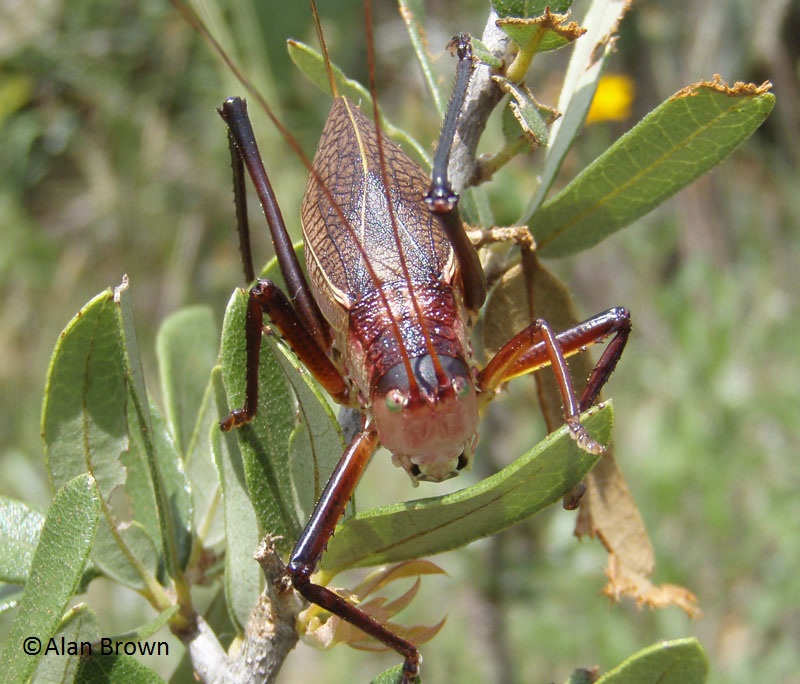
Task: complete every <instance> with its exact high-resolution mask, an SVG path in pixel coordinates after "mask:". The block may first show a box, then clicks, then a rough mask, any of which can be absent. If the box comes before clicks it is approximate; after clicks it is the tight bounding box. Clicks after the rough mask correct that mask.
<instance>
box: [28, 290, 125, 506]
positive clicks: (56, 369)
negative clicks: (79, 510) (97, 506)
mask: <svg viewBox="0 0 800 684" xmlns="http://www.w3.org/2000/svg"><path fill="white" fill-rule="evenodd" d="M122 344H123V343H122V337H121V334H120V329H119V325H118V320H117V310H116V305H115V304H114V295H113V293H112V292H111V291H110V290H107V291H105V292H103V293H101V294H99V295H97V296H96V297H95V298H94V299H92V300H91V301H90V302H89V303H88V304H87V305H86V306H85V307H84V308H83V309H81V311H80V312H78V314H77V315H76V316H75V318H73V319H72V321H70V323H69V324H68V325H67V327H66V328H65V329H64V331H63V332H62V333H61V336H60V337H59V340H58V343H57V344H56V348H55V350H54V352H53V356H52V358H51V361H50V368H49V369H48V372H47V383H46V386H45V399H44V405H43V409H42V437H43V439H44V451H45V458H46V461H47V468H48V471H49V473H50V482H51V486H52V488H53V491H55V490H56V489H58V488H59V487H61V486H62V485H63V484H64V483H65V482H67V481H69V480H71V479H72V478H73V477H75V476H76V475H80V474H81V473H91V474H92V475H93V476H94V479H95V481H96V482H97V486H98V488H99V490H100V492H101V494H102V496H103V498H104V499H106V500H108V497H109V496H110V495H111V492H112V490H113V489H114V488H115V487H117V486H118V485H121V484H122V483H123V482H124V481H125V471H124V469H123V468H122V465H121V463H120V460H119V459H120V454H122V453H124V452H125V451H126V450H127V449H128V427H127V416H126V406H127V386H126V378H125V364H124V360H123V355H122V351H121V350H122Z"/></svg>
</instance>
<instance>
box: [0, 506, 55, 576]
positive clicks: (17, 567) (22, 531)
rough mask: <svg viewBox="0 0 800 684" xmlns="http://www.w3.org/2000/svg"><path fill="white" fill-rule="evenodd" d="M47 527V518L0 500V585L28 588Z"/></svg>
mask: <svg viewBox="0 0 800 684" xmlns="http://www.w3.org/2000/svg"><path fill="white" fill-rule="evenodd" d="M42 525H44V514H43V513H42V512H41V511H38V510H37V509H35V508H32V507H30V506H29V505H28V504H24V503H22V502H21V501H14V499H9V498H6V497H5V496H0V582H8V583H9V584H25V582H27V581H28V571H29V569H30V566H31V561H32V560H33V553H34V551H35V550H36V545H37V544H38V543H39V535H40V534H41V532H42Z"/></svg>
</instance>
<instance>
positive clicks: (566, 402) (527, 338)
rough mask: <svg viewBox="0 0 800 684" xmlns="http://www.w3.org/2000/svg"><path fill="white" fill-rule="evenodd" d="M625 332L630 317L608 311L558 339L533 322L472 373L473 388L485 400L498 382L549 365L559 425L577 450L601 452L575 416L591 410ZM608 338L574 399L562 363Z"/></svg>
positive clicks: (544, 325)
mask: <svg viewBox="0 0 800 684" xmlns="http://www.w3.org/2000/svg"><path fill="white" fill-rule="evenodd" d="M630 331H631V321H630V314H629V313H628V312H627V310H625V309H623V308H620V307H618V308H614V309H609V310H608V311H605V312H603V313H601V314H598V315H597V316H593V317H592V318H589V319H587V320H585V321H583V322H582V323H579V324H578V325H576V326H575V327H573V328H570V329H569V330H566V331H564V332H562V333H559V334H558V335H554V334H553V331H552V330H551V329H550V326H549V325H548V324H547V322H546V321H543V320H541V319H537V320H535V321H534V322H533V323H531V324H530V325H529V326H528V327H527V328H525V329H524V330H522V331H521V332H519V333H517V334H516V335H514V337H512V338H511V339H510V340H509V341H508V342H507V343H506V344H505V345H504V346H503V347H502V348H501V349H500V351H498V352H497V353H496V354H495V355H494V357H493V358H492V359H491V360H490V361H489V363H487V364H486V367H485V368H484V369H483V370H482V371H481V372H480V373H479V374H478V381H477V386H478V388H479V390H480V391H481V392H486V393H488V394H487V396H491V395H492V393H493V392H494V390H496V389H497V388H498V387H499V386H500V385H502V384H503V383H504V382H506V381H508V380H510V379H511V378H514V377H516V376H518V375H522V374H524V373H530V372H531V371H534V370H537V369H538V368H541V367H543V366H547V365H551V366H552V367H553V370H554V372H555V374H556V379H557V380H558V385H559V388H560V390H561V399H562V404H563V407H564V421H565V422H566V424H567V425H568V426H569V429H570V432H571V433H572V436H573V437H574V438H575V439H576V440H577V442H578V445H579V446H580V447H581V448H582V449H584V450H586V451H588V452H590V453H601V452H602V450H603V447H602V446H601V445H599V444H597V442H595V441H594V440H593V439H592V438H591V437H589V435H588V434H587V433H586V430H585V429H584V428H583V426H582V425H581V424H580V421H579V415H580V412H581V411H584V410H586V409H587V408H589V406H591V404H592V402H593V401H594V400H595V399H596V398H597V395H598V394H599V393H600V390H601V389H602V387H603V385H604V384H605V383H606V381H607V380H608V378H609V377H610V376H611V373H612V372H613V371H614V368H615V367H616V365H617V361H619V358H620V356H621V355H622V351H623V349H624V348H625V343H626V342H627V341H628V336H629V334H630ZM609 335H614V338H613V339H612V340H611V342H610V343H609V345H608V346H607V347H606V349H605V351H604V352H603V355H602V356H601V357H600V360H599V361H598V362H597V365H595V367H594V369H593V370H592V374H591V375H590V376H589V380H588V382H587V384H586V387H585V388H584V390H583V392H582V394H581V397H580V400H576V399H575V394H574V392H573V390H572V380H571V379H570V375H569V369H568V368H567V362H566V358H565V357H567V356H571V355H572V354H576V353H577V352H580V351H583V350H584V349H586V347H589V346H591V345H593V344H597V343H599V342H602V341H603V340H605V339H606V338H607V337H608V336H609Z"/></svg>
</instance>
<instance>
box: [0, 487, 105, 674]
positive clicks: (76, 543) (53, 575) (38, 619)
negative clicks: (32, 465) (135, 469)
mask: <svg viewBox="0 0 800 684" xmlns="http://www.w3.org/2000/svg"><path fill="white" fill-rule="evenodd" d="M99 517H100V494H99V493H98V487H97V484H96V482H95V481H94V479H93V478H92V476H91V475H89V474H87V473H84V474H82V475H78V476H77V477H75V478H74V479H72V480H70V481H69V482H67V483H66V484H65V485H64V486H63V487H61V488H59V490H58V491H57V492H56V495H55V498H54V499H53V504H52V505H51V506H50V510H49V511H48V513H47V518H46V519H45V522H44V526H43V527H42V534H41V537H40V538H39V545H38V546H37V547H36V553H35V554H34V556H33V561H32V562H31V567H30V574H29V577H28V583H27V585H26V586H25V593H24V595H23V597H22V600H21V601H20V605H19V610H18V612H17V615H16V617H15V618H14V623H13V624H12V626H11V631H10V633H9V635H8V638H7V640H6V644H5V648H4V649H3V653H2V658H0V661H2V662H3V663H4V667H3V678H4V681H6V682H8V683H9V684H13V683H15V682H19V683H20V684H21V683H22V682H27V681H28V679H29V678H30V676H31V674H32V673H33V671H34V670H35V669H36V666H37V664H38V662H39V659H40V657H41V655H42V653H43V651H44V644H46V642H47V640H49V639H50V637H51V636H53V635H54V634H55V633H56V632H57V631H58V627H59V624H60V622H61V618H62V616H63V615H64V610H65V608H66V607H67V603H68V602H69V600H70V599H71V598H72V596H73V595H74V593H75V590H76V589H77V587H78V584H79V582H80V579H81V573H82V572H83V568H84V566H85V564H86V560H87V559H88V557H89V552H90V551H91V548H92V544H93V542H94V536H95V532H96V531H97V523H98V520H99ZM31 635H33V636H35V637H37V638H38V639H40V640H41V643H42V644H43V647H42V651H41V652H40V653H39V654H38V655H27V654H26V653H25V651H24V650H23V641H24V640H25V638H26V637H29V636H31Z"/></svg>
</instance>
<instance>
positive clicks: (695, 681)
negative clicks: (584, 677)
mask: <svg viewBox="0 0 800 684" xmlns="http://www.w3.org/2000/svg"><path fill="white" fill-rule="evenodd" d="M707 676H708V659H707V658H706V654H705V652H704V651H703V647H702V646H701V645H700V642H698V641H697V639H676V640H675V641H664V642H661V643H658V644H656V645H654V646H650V647H649V648H645V649H643V650H641V651H639V652H638V653H636V654H634V655H632V656H631V657H630V658H628V659H627V660H626V661H625V662H624V663H622V664H621V665H619V666H618V667H615V668H614V669H613V670H611V672H608V673H606V674H604V675H603V676H602V677H600V679H598V680H597V684H703V682H705V681H706V677H707Z"/></svg>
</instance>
